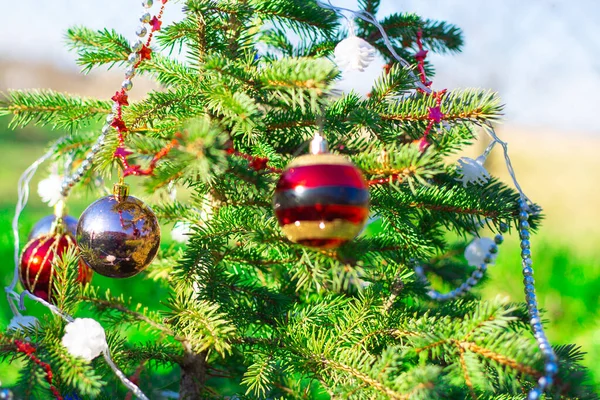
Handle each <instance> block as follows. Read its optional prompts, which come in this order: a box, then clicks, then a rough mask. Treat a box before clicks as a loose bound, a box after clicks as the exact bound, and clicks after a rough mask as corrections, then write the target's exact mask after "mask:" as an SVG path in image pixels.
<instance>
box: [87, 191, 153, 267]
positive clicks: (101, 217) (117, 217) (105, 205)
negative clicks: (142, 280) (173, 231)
mask: <svg viewBox="0 0 600 400" xmlns="http://www.w3.org/2000/svg"><path fill="white" fill-rule="evenodd" d="M77 244H78V245H79V249H80V250H81V257H82V258H83V260H84V261H85V263H86V264H87V265H88V266H89V267H90V268H92V269H93V270H94V271H96V272H97V273H99V274H100V275H104V276H109V277H112V278H128V277H130V276H133V275H135V274H137V273H139V272H141V271H142V270H144V269H145V268H146V267H147V266H148V265H149V264H150V263H151V262H152V260H153V259H154V256H156V253H157V252H158V247H159V245H160V227H159V225H158V220H157V219H156V216H155V215H154V213H153V212H152V210H151V209H150V208H149V207H148V206H147V205H146V204H144V202H142V201H141V200H139V199H138V198H136V197H133V196H129V193H128V187H127V186H125V185H115V190H114V194H113V195H110V196H106V197H103V198H101V199H99V200H97V201H96V202H94V203H92V204H91V205H90V206H89V207H88V208H87V209H86V210H85V211H84V212H83V214H81V217H80V218H79V223H78V225H77Z"/></svg>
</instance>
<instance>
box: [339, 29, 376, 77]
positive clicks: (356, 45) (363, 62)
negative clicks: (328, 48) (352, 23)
mask: <svg viewBox="0 0 600 400" xmlns="http://www.w3.org/2000/svg"><path fill="white" fill-rule="evenodd" d="M333 55H334V57H335V63H336V64H337V66H338V67H339V68H340V69H341V70H350V71H353V70H354V71H361V72H362V71H364V70H365V68H367V67H368V66H369V64H371V61H373V60H374V59H375V48H374V47H373V46H371V45H370V44H369V42H367V41H366V40H364V39H361V38H359V37H358V36H356V35H354V32H353V31H352V30H351V31H350V35H349V36H348V37H347V38H346V39H344V40H342V41H341V42H339V43H338V44H337V46H335V50H334V51H333Z"/></svg>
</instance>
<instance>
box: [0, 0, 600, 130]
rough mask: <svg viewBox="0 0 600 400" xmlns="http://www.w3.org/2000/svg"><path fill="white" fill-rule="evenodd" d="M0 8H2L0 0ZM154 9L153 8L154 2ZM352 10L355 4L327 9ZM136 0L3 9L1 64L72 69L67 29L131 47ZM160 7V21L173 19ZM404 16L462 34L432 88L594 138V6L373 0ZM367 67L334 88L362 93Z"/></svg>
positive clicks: (598, 54) (558, 0)
mask: <svg viewBox="0 0 600 400" xmlns="http://www.w3.org/2000/svg"><path fill="white" fill-rule="evenodd" d="M2 1H3V2H4V1H6V2H8V0H2ZM157 2H158V1H157ZM332 2H333V3H334V4H337V5H342V6H344V7H348V8H355V7H356V1H355V0H332ZM140 3H141V1H138V0H104V1H89V0H19V1H10V2H9V3H8V4H7V5H5V6H4V7H3V10H4V13H3V14H4V15H3V25H2V30H3V31H4V32H3V33H2V34H1V35H0V58H5V57H6V58H13V59H14V58H19V59H23V58H25V59H27V60H30V61H32V62H35V61H37V60H40V59H45V60H51V61H53V62H55V63H57V64H59V65H61V66H63V67H64V68H75V65H74V62H73V54H71V53H69V52H68V50H67V49H66V48H65V47H64V40H63V35H64V31H65V30H66V29H67V28H68V27H69V26H72V25H75V24H79V25H86V26H88V27H91V28H96V29H100V28H104V27H109V28H114V29H117V30H118V31H120V32H122V33H124V34H125V35H126V36H127V37H130V38H132V39H133V38H134V34H133V33H134V31H135V28H136V26H137V19H138V16H139V15H140V14H141V9H142V7H141V5H140ZM180 9H181V4H177V3H173V4H167V10H166V12H165V20H166V21H167V22H169V21H172V20H174V19H178V18H180V17H181V11H180ZM401 11H411V12H416V13H418V14H420V15H422V16H423V17H427V18H433V19H444V20H446V21H448V22H451V23H454V24H456V25H458V26H460V27H461V28H463V30H464V34H465V39H466V45H465V47H464V49H463V53H460V54H456V55H445V56H433V57H432V58H431V60H432V61H433V62H434V64H435V66H436V68H437V71H438V74H437V77H436V79H435V80H434V87H435V88H437V89H442V88H457V87H489V88H493V89H494V90H497V91H499V93H500V95H501V97H502V100H503V102H504V103H506V108H505V110H506V119H505V120H506V123H508V124H512V125H525V126H527V127H536V128H545V129H551V130H553V131H556V130H584V131H589V132H596V133H600V127H599V126H598V124H597V123H596V122H595V118H594V117H595V116H596V115H598V113H599V111H600V100H599V99H598V95H597V94H598V93H600V25H599V24H597V23H596V21H595V20H596V19H597V18H598V16H600V2H598V1H594V0H571V1H569V0H535V1H524V0H502V1H482V0H403V1H394V0H382V9H381V15H385V14H388V13H392V12H401ZM380 66H381V62H379V63H375V64H374V65H373V66H372V67H371V68H369V69H368V70H367V71H366V72H364V73H362V75H360V76H356V74H354V75H350V76H348V77H347V79H346V81H345V82H344V83H342V85H343V86H344V87H354V88H355V89H357V90H359V91H361V92H366V91H367V90H368V82H370V81H371V80H372V79H373V78H374V77H375V75H376V74H378V73H379V72H380Z"/></svg>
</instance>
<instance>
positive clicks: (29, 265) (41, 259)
mask: <svg viewBox="0 0 600 400" xmlns="http://www.w3.org/2000/svg"><path fill="white" fill-rule="evenodd" d="M76 247H77V244H76V243H75V238H74V237H73V235H71V233H70V232H68V230H67V226H66V224H65V222H64V219H63V216H61V217H58V218H56V220H55V221H54V223H53V226H52V228H51V230H50V232H49V233H46V234H42V235H40V236H38V237H35V238H33V239H31V240H30V241H29V242H28V243H27V244H26V245H25V248H24V249H23V253H22V254H21V259H20V262H19V279H20V281H21V284H22V285H23V287H24V288H25V289H26V290H28V291H30V292H31V293H33V294H34V295H35V296H38V297H40V298H42V299H44V300H46V301H52V290H53V289H52V288H53V285H54V282H55V280H56V279H57V274H56V272H55V271H54V265H55V264H56V263H57V262H58V261H59V260H60V258H61V257H62V255H63V253H65V252H66V251H67V250H68V249H72V248H76ZM93 273H94V272H93V271H92V270H91V269H90V268H89V267H88V266H87V265H85V263H84V262H83V261H80V262H79V264H78V276H77V281H78V282H81V283H87V282H89V281H90V280H91V279H92V275H93Z"/></svg>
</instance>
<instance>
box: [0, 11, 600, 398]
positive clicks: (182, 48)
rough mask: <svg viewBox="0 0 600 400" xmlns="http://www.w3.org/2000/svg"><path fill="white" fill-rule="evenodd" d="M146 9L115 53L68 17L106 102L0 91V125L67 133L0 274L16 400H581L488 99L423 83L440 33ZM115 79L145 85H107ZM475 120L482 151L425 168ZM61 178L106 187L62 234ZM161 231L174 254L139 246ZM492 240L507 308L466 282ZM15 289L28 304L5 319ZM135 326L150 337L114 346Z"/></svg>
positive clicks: (447, 40) (476, 273) (325, 18)
mask: <svg viewBox="0 0 600 400" xmlns="http://www.w3.org/2000/svg"><path fill="white" fill-rule="evenodd" d="M160 3H162V4H157V5H156V6H154V7H153V4H152V1H151V0H145V1H144V2H143V6H144V7H145V8H146V9H147V10H146V11H147V12H145V13H144V15H142V17H141V18H140V21H141V26H140V27H139V28H138V30H137V31H136V34H137V35H138V36H139V37H140V41H139V42H136V43H133V44H130V42H129V41H128V40H127V39H126V38H125V37H124V36H122V35H121V34H119V33H117V32H115V31H112V30H101V31H93V30H90V29H86V28H82V27H75V28H72V29H70V30H69V31H68V33H67V38H68V41H69V45H70V46H71V47H72V48H73V49H74V50H75V51H76V53H77V55H78V59H77V60H78V63H79V64H80V65H81V66H82V68H83V70H84V72H85V71H90V70H91V69H93V68H96V67H99V66H108V67H115V68H123V69H124V70H125V80H124V81H123V83H122V85H121V87H120V88H118V90H117V91H116V93H115V95H114V96H113V98H112V99H111V100H108V99H100V100H98V99H90V98H81V97H77V96H74V95H68V94H63V93H58V92H55V91H51V90H43V91H18V90H17V91H10V92H9V93H8V94H7V95H6V97H5V99H4V100H3V102H2V104H1V106H0V114H5V115H12V126H13V127H15V128H19V127H23V126H25V125H27V124H31V123H36V124H40V125H48V126H50V127H52V128H53V129H56V130H57V131H65V130H66V131H68V134H66V135H65V136H63V137H62V138H60V139H59V140H57V141H56V142H54V143H53V144H52V145H51V147H50V149H49V152H48V154H47V155H46V157H43V158H42V159H41V160H45V159H48V158H50V159H52V160H54V161H55V162H56V163H59V164H60V165H65V164H66V165H67V166H68V169H70V170H71V172H70V173H68V174H66V176H65V177H64V179H63V180H61V181H60V182H59V184H60V185H61V186H60V193H59V194H58V196H49V202H50V203H56V211H55V213H56V214H55V216H54V218H51V219H50V220H49V221H47V222H46V225H45V229H42V231H40V232H37V233H33V232H32V234H31V236H30V237H31V239H32V241H30V242H29V243H28V244H26V245H25V246H24V247H22V248H20V251H22V253H23V254H22V255H21V257H20V259H17V272H18V274H17V275H18V276H19V278H20V280H21V283H22V285H23V286H24V289H25V290H26V292H24V293H25V294H24V295H23V296H22V297H21V298H19V296H18V295H17V294H16V292H15V291H14V288H15V286H14V284H13V285H12V286H11V287H9V288H8V290H7V293H8V302H9V304H10V306H11V308H12V309H13V311H14V313H15V319H14V320H13V321H14V324H12V325H11V327H9V329H8V330H7V331H6V332H3V333H0V354H1V355H2V357H4V358H8V359H13V358H15V357H16V358H18V359H20V360H22V362H23V363H24V365H25V367H24V368H23V370H22V371H21V380H20V383H19V385H18V387H16V388H13V391H14V393H15V396H16V398H50V397H52V396H54V397H56V398H63V397H62V396H64V398H68V397H69V398H97V399H100V398H106V399H114V398H122V397H123V396H124V393H126V391H127V390H128V389H129V390H132V391H133V393H129V394H127V396H128V398H131V395H132V394H133V395H135V396H137V397H138V398H165V397H168V396H169V393H171V395H172V394H173V393H176V395H177V396H179V398H181V399H201V398H202V399H203V398H270V399H274V398H286V399H288V398H289V399H295V398H332V399H342V398H356V399H362V398H365V399H366V398H369V399H379V398H382V399H386V398H391V399H435V398H448V399H455V398H456V399H462V398H473V399H476V398H485V399H487V398H497V399H521V398H529V399H537V398H543V396H544V394H543V393H545V396H546V398H578V399H592V398H596V395H595V394H594V393H593V389H592V388H591V387H590V386H588V385H586V378H587V377H586V371H585V369H584V368H583V367H582V366H580V365H579V364H578V362H579V361H580V360H581V357H582V355H581V352H580V351H579V350H578V349H577V348H576V347H575V346H572V345H565V346H556V347H554V348H551V347H550V345H549V343H548V341H547V339H546V337H545V334H544V332H543V328H542V320H541V318H542V317H543V316H542V315H540V312H539V311H538V308H537V302H536V299H535V287H534V280H533V278H532V274H533V270H532V261H531V260H532V255H531V250H530V242H529V240H530V238H529V232H530V229H531V230H534V229H536V227H537V226H538V224H539V222H540V219H541V209H540V207H538V206H537V205H535V204H534V203H532V202H531V201H530V200H529V199H528V198H527V197H526V196H525V195H524V193H523V192H522V191H521V189H520V188H519V187H518V185H517V186H516V188H515V189H513V188H511V187H510V186H508V185H506V184H504V183H501V182H500V181H498V180H497V179H495V178H492V177H490V176H489V174H487V171H485V168H484V167H483V162H484V161H485V157H487V155H488V153H489V152H490V151H492V149H493V147H494V146H495V145H500V146H501V147H503V150H504V151H506V146H505V143H504V142H502V141H501V140H500V139H499V138H498V137H497V136H496V134H495V133H494V131H493V127H492V123H493V122H495V121H496V120H498V119H499V118H500V116H501V112H502V106H501V102H500V100H499V99H498V97H497V96H496V94H495V93H492V92H489V91H486V90H480V89H467V90H452V91H446V90H434V89H433V85H432V82H431V80H430V79H431V77H432V76H433V74H434V69H433V66H432V65H431V64H430V63H429V62H428V60H427V52H428V51H433V52H438V53H448V52H450V53H452V52H458V51H459V50H460V47H461V45H462V42H463V37H462V34H461V31H460V30H459V28H458V27H456V26H454V25H451V24H449V23H447V22H443V21H433V20H429V19H426V18H422V17H419V16H417V15H414V14H410V13H398V14H393V15H389V16H387V17H385V18H384V19H383V20H381V21H376V20H374V19H373V17H372V16H373V15H375V14H377V11H378V7H379V1H378V0H362V1H360V2H359V3H360V10H359V11H356V12H353V13H346V14H345V15H344V16H343V17H342V13H341V10H340V9H336V8H334V7H332V6H330V5H328V4H322V3H319V2H314V1H301V0H245V1H231V0H222V1H212V0H186V1H185V2H183V3H185V4H184V10H185V17H184V19H183V20H181V21H178V22H175V23H173V24H171V25H168V26H167V25H163V24H162V19H161V18H162V14H163V11H164V10H165V5H166V7H167V8H166V12H168V8H169V7H177V6H178V3H175V4H170V3H169V4H165V3H166V0H163V1H162V2H160ZM159 7H161V8H160V11H157V10H158V8H159ZM375 52H377V53H378V54H380V55H381V56H382V57H383V58H385V59H386V61H387V64H386V67H385V69H384V70H383V71H382V73H381V76H380V77H379V78H378V79H377V81H376V82H375V84H374V86H373V87H372V89H371V91H370V93H369V95H368V96H367V97H361V96H360V95H358V94H357V93H355V92H349V93H341V92H339V91H338V90H336V89H335V85H336V82H337V81H338V80H339V78H340V76H341V72H340V67H344V68H355V69H362V68H364V67H365V66H366V65H367V64H368V63H369V61H371V60H372V58H373V55H374V53H375ZM334 53H335V57H334ZM182 56H183V57H182ZM334 60H335V62H333V61H334ZM136 75H145V76H148V77H151V78H152V79H154V80H156V82H157V83H158V84H159V85H160V89H159V90H156V91H152V92H150V93H148V94H147V96H146V97H145V98H144V99H142V100H140V101H136V102H134V101H132V100H130V99H129V97H128V91H129V90H130V89H131V87H132V85H133V83H134V80H135V76H136ZM107 116H108V117H107ZM104 119H106V122H103V121H104ZM481 132H484V133H488V134H489V135H490V136H491V137H492V139H493V140H492V142H491V145H490V146H489V147H488V149H486V151H485V152H484V155H483V156H482V157H480V158H478V159H476V160H471V159H466V158H463V159H461V160H460V163H459V164H458V165H456V164H455V163H453V162H449V161H448V156H449V155H456V154H460V151H461V149H464V148H465V146H467V145H469V144H471V143H472V142H473V141H474V139H475V138H476V136H477V135H478V134H480V133H481ZM327 146H328V147H329V151H328V150H327ZM496 150H501V149H500V147H498V148H497V149H496ZM507 161H509V159H508V158H507ZM508 166H509V167H510V163H508ZM36 168H37V164H36V165H34V167H33V168H32V169H31V170H28V172H27V173H26V174H25V175H24V177H25V179H24V180H23V182H24V183H25V184H26V182H27V179H30V175H31V173H32V172H35V169H36ZM511 168H512V167H511ZM511 171H512V169H511ZM111 180H112V181H113V182H114V181H115V180H116V181H117V183H116V185H115V188H114V192H113V193H112V194H109V195H108V196H106V193H104V191H105V189H106V188H107V187H109V188H110V186H111V185H109V183H108V182H109V181H111ZM137 182H139V183H141V184H142V185H143V188H142V187H141V186H139V185H136V186H134V188H131V189H129V188H128V187H127V185H126V183H137ZM515 183H516V180H515ZM25 186H26V185H25ZM25 186H22V188H23V190H22V191H21V195H22V196H21V199H20V203H19V207H18V210H17V211H18V213H19V212H21V209H22V207H21V206H22V205H24V202H25V201H26V200H24V199H26V192H27V190H26V188H25ZM144 191H145V192H146V193H147V194H155V195H154V197H152V199H153V200H151V201H148V203H149V204H148V205H149V206H150V208H151V209H150V208H148V206H147V205H146V204H144V203H143V202H141V201H140V200H138V199H136V197H135V195H143V193H144ZM71 192H73V194H74V195H78V194H79V195H82V194H85V193H87V195H88V196H90V192H91V193H94V194H95V196H96V197H101V196H105V197H103V198H102V199H100V200H99V201H98V202H96V203H94V204H92V205H91V206H90V208H88V210H86V211H85V212H84V214H83V215H82V217H81V218H80V219H79V223H78V225H77V228H75V227H74V226H73V227H71V226H70V225H69V219H68V217H67V216H66V215H65V213H64V207H65V204H67V205H68V196H69V195H71ZM134 192H136V193H134ZM137 192H139V193H137ZM369 215H370V217H371V220H370V221H371V224H370V225H369V226H368V227H367V229H366V230H365V231H364V232H362V233H360V234H359V235H358V237H356V238H355V236H356V235H357V234H358V233H359V231H360V230H361V228H362V227H363V225H364V224H365V223H366V219H367V217H369ZM155 216H156V217H155ZM115 221H116V222H115ZM159 222H160V224H161V225H163V226H167V225H168V224H172V223H176V229H175V233H178V234H179V236H181V238H180V239H184V241H185V244H174V243H163V244H162V246H161V247H160V249H159V244H158V240H159V235H160V233H159V227H158V223H159ZM73 223H74V222H73ZM115 225H117V226H116V227H115ZM278 225H280V226H278ZM17 228H18V225H17ZM482 228H486V229H488V234H489V232H490V231H491V232H493V233H492V235H495V237H494V239H487V238H484V237H481V238H479V235H480V234H481V235H484V234H485V230H482ZM508 231H516V232H517V233H516V234H518V235H519V236H520V237H521V247H522V248H523V252H522V256H523V274H524V287H525V293H526V297H525V300H526V301H525V302H524V303H518V304H513V303H505V302H503V301H501V300H492V301H489V300H482V299H480V298H479V296H477V294H475V293H473V292H472V290H471V289H473V287H474V286H476V285H477V284H478V283H479V281H480V280H482V279H484V274H485V271H486V269H487V266H488V265H489V264H492V263H493V262H494V259H495V257H496V253H497V252H498V246H499V245H500V244H501V243H502V241H503V234H504V233H505V232H508ZM109 232H110V234H108V233H109ZM17 234H18V230H17ZM473 238H475V239H474V240H473V241H472V242H471V240H472V239H473ZM75 240H77V245H75ZM469 243H471V244H469ZM467 245H468V246H467ZM465 248H466V252H465ZM156 254H157V255H156ZM463 254H465V256H464V257H463ZM155 255H156V257H155ZM465 258H466V259H465ZM152 260H153V261H152ZM151 261H152V262H151ZM90 268H91V269H92V270H94V271H95V272H96V273H99V274H102V275H106V276H111V277H115V278H125V277H129V276H132V275H135V274H138V273H141V274H143V275H144V276H145V277H146V279H147V280H148V281H155V282H158V284H159V285H160V286H161V287H164V288H166V291H167V292H168V293H169V294H168V295H167V296H165V297H164V298H163V299H161V304H162V307H160V308H158V309H148V308H147V307H145V304H144V302H145V299H143V298H133V299H130V298H128V296H127V294H126V293H125V294H113V293H111V292H110V291H107V290H106V288H102V287H100V286H97V285H95V284H94V280H93V279H92V280H91V282H90V283H87V282H89V281H90V278H91V276H90V275H91V274H90ZM428 279H431V280H432V281H433V283H432V284H430V283H429V281H428ZM76 282H80V283H83V284H79V283H76ZM14 283H16V281H15V282H14ZM153 287H154V286H153ZM431 287H436V288H438V289H440V290H441V288H445V289H448V288H455V289H453V290H450V291H448V292H447V293H441V292H438V291H436V290H434V289H432V288H431ZM149 295H150V296H152V295H153V293H149ZM19 300H21V301H20V302H19ZM32 300H33V301H38V302H41V303H42V304H44V305H46V306H47V307H49V308H50V309H51V311H52V313H48V315H47V316H46V317H45V318H43V319H42V320H40V321H37V320H32V319H27V316H25V315H21V314H26V311H24V308H23V307H19V306H23V305H24V306H27V304H28V302H30V301H32ZM19 303H25V304H19ZM90 310H91V311H90ZM83 315H85V316H91V317H92V318H91V319H87V318H80V316H83ZM137 331H149V332H151V340H145V341H136V340H133V339H129V340H128V337H129V338H130V337H131V334H132V332H134V333H135V332H137ZM100 354H103V355H104V358H105V359H104V360H103V359H102V358H101V357H98V356H99V355H100ZM107 362H108V363H107ZM111 369H112V371H111ZM113 372H117V373H116V374H114V373H113ZM168 380H172V381H176V382H175V383H172V384H171V385H167V384H164V382H165V381H168ZM157 382H161V383H160V384H158V383H157ZM121 383H125V386H123V385H121ZM160 386H163V387H168V389H169V390H170V392H169V393H167V391H165V390H164V388H163V389H160ZM138 387H139V388H138ZM144 393H145V394H144ZM7 396H8V394H7ZM146 396H147V397H146Z"/></svg>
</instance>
